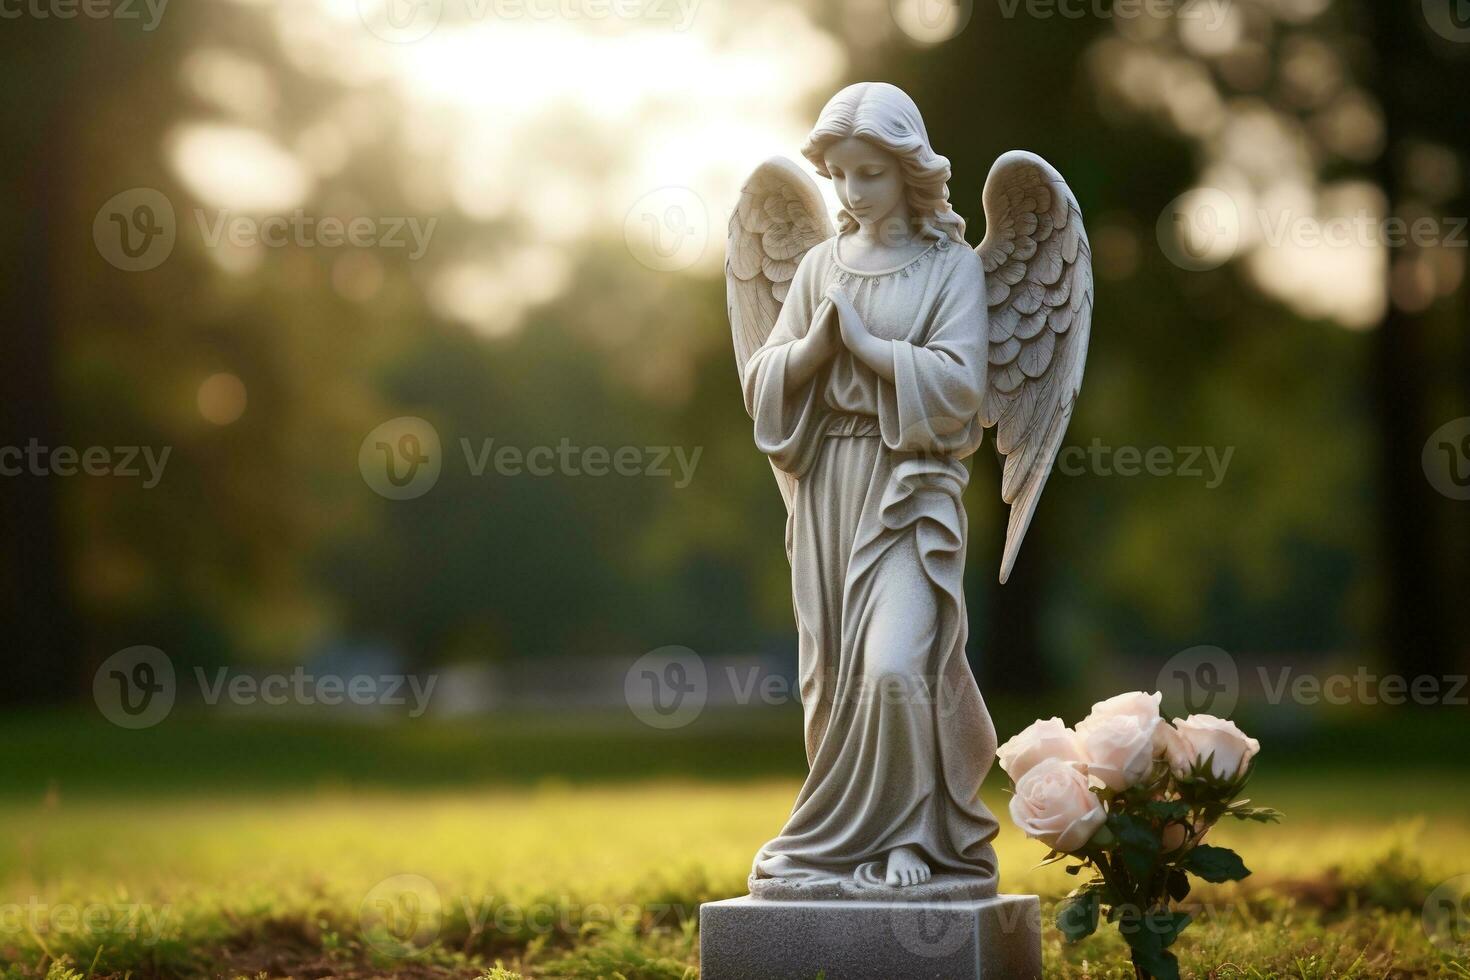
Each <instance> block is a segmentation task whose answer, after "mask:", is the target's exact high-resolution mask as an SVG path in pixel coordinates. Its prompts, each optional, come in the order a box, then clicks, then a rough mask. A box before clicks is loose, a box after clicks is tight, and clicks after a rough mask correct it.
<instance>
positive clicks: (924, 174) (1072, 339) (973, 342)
mask: <svg viewBox="0 0 1470 980" xmlns="http://www.w3.org/2000/svg"><path fill="white" fill-rule="evenodd" d="M802 153H803V155H804V156H805V157H806V158H807V159H808V160H809V161H811V163H812V165H813V166H814V167H815V168H816V169H817V172H818V173H819V174H821V175H822V176H823V177H826V178H829V179H831V181H832V182H833V184H834V187H835V190H836V192H837V198H838V200H839V201H840V202H841V205H842V208H841V211H840V212H839V213H838V216H837V225H836V228H835V229H834V228H833V226H832V222H831V220H830V218H829V217H828V215H827V213H826V208H825V205H824V203H823V200H822V197H821V194H820V192H819V191H818V189H817V186H816V184H815V182H814V181H812V179H811V178H810V177H808V176H806V174H805V173H804V172H803V171H802V170H801V169H799V168H798V167H797V166H796V164H794V163H792V162H791V161H789V160H786V159H783V158H773V159H771V160H768V161H767V162H765V163H763V164H761V165H760V166H759V167H758V168H756V170H755V172H754V173H753V174H752V175H751V176H750V178H749V180H748V181H747V183H746V184H745V187H744V189H743V191H742V194H741V197H740V201H739V205H738V207H737V209H736V211H735V214H734V215H733V217H732V218H731V221H730V231H729V240H728V249H729V251H728V259H727V263H726V281H727V287H728V304H729V314H730V325H731V329H732V332H733V335H734V342H735V358H736V361H737V362H738V365H739V368H740V375H741V381H742V384H743V387H744V395H745V407H746V410H747V411H748V412H749V413H750V415H751V417H752V418H753V419H754V422H755V443H756V446H757V447H758V448H759V449H760V451H761V452H763V453H765V454H766V456H767V457H769V459H770V462H771V465H772V467H773V468H774V469H775V471H776V478H777V482H778V484H779V485H780V489H781V493H782V496H783V497H784V498H785V500H786V506H787V511H788V514H789V518H788V521H787V529H786V540H787V551H788V555H789V557H790V560H791V580H792V593H793V599H794V602H793V604H794V607H795V614H796V622H797V630H798V634H799V643H800V691H801V699H802V705H803V707H804V712H805V735H806V755H807V762H808V765H809V769H810V772H809V775H808V777H807V779H806V783H805V785H804V786H803V787H802V789H801V793H800V795H799V796H798V797H797V800H796V804H795V806H794V808H793V810H792V812H791V816H790V818H789V819H788V820H787V822H786V825H785V827H783V828H782V830H781V832H780V834H779V835H778V836H777V837H775V838H774V839H773V840H771V841H770V842H768V843H767V844H766V845H765V846H764V847H762V848H761V850H760V851H759V853H758V854H757V855H756V857H755V862H754V867H753V869H752V873H751V882H750V884H751V893H752V895H754V896H755V897H757V898H760V897H768V898H795V897H808V898H836V897H848V898H862V897H864V896H874V895H880V894H881V895H885V896H893V895H912V896H913V897H915V898H918V897H922V896H925V895H935V894H941V893H942V894H946V895H954V894H958V893H963V894H964V895H965V897H988V896H990V895H993V894H995V883H996V866H995V855H994V851H993V850H992V848H991V841H992V839H993V838H994V837H995V834H996V829H997V824H996V821H995V818H994V817H993V816H992V815H991V814H990V812H989V811H988V810H987V809H986V807H985V805H984V804H983V803H982V802H981V801H980V796H979V791H980V784H981V782H982V780H983V779H984V778H985V774H986V772H987V771H988V770H989V768H990V764H991V761H992V760H993V759H994V757H995V749H996V740H995V729H994V727H993V725H992V723H991V720H990V714H989V712H988V711H987V710H986V707H985V702H984V701H983V700H982V699H981V696H980V690H979V688H978V687H977V685H976V683H975V679H974V675H973V674H972V673H971V671H970V667H969V664H968V663H967V661H966V659H965V640H966V636H967V626H966V619H965V599H964V591H963V588H962V582H961V580H962V577H963V574H964V566H965V542H966V536H967V529H968V522H967V518H966V514H965V509H964V505H963V503H962V499H961V497H962V494H963V492H964V489H965V486H966V484H967V482H968V480H969V473H968V471H967V469H966V468H965V467H964V466H963V465H961V460H963V459H965V458H966V457H967V456H969V455H970V454H971V453H973V452H974V451H975V450H976V448H977V447H978V446H979V445H980V442H981V437H982V435H983V434H984V430H985V429H986V428H987V427H992V426H993V427H995V428H996V437H995V438H996V444H997V447H998V449H999V451H1000V452H1001V453H1002V454H1004V456H1005V472H1004V479H1003V483H1002V486H1001V497H1002V498H1003V499H1004V501H1005V502H1006V503H1008V504H1010V507H1011V510H1010V520H1009V527H1008V528H1007V532H1006V545H1005V552H1004V558H1003V560H1002V563H1001V569H1000V580H1001V582H1002V583H1004V582H1005V580H1006V577H1007V576H1008V575H1009V574H1010V571H1011V567H1012V565H1013V564H1014V563H1015V560H1016V554H1017V551H1018V550H1019V548H1020V546H1021V539H1022V537H1023V536H1024V535H1025V533H1026V528H1027V525H1028V524H1029V523H1030V521H1031V517H1032V514H1033V513H1034V512H1035V510H1036V504H1037V501H1038V500H1039V499H1040V497H1041V491H1042V488H1043V487H1044V486H1045V485H1046V480H1047V476H1048V474H1049V473H1050V471H1051V468H1052V463H1053V461H1054V460H1055V458H1056V456H1057V451H1058V449H1059V448H1060V446H1061V443H1062V438H1063V436H1064V434H1065V433H1066V430H1067V423H1068V421H1069V419H1070V418H1071V416H1072V410H1073V406H1074V404H1075V402H1076V399H1077V393H1078V389H1079V388H1080V386H1081V383H1082V369H1083V362H1084V360H1085V359H1086V356H1087V341H1088V333H1089V331H1090V324H1091V320H1092V297H1093V280H1092V258H1091V251H1090V247H1089V245H1088V241H1087V235H1086V232H1085V231H1084V230H1083V227H1082V214H1081V212H1080V210H1079V208H1078V205H1077V200H1076V198H1075V197H1074V196H1073V194H1072V192H1071V190H1070V189H1069V188H1068V187H1067V184H1066V182H1065V181H1063V180H1062V178H1061V175H1060V174H1058V173H1057V172H1056V171H1055V170H1054V169H1052V167H1051V166H1050V165H1049V164H1047V163H1046V162H1045V161H1044V160H1042V159H1041V158H1040V157H1037V156H1035V155H1033V154H1030V153H1026V152H1021V151H1013V152H1010V153H1007V154H1005V155H1004V156H1002V157H1001V158H1000V159H999V160H998V161H996V163H995V165H994V167H993V168H992V169H991V172H990V176H989V178H988V179H987V181H986V184H985V191H984V204H985V224H986V228H985V232H986V233H985V240H984V241H983V242H981V244H980V246H979V247H978V248H975V249H971V248H970V247H969V246H968V245H967V244H966V243H965V221H964V219H963V218H962V217H960V215H959V214H957V213H956V212H955V210H954V208H952V207H951V206H950V203H949V188H948V181H949V177H950V165H949V160H947V159H946V158H945V157H943V156H940V155H939V154H938V153H936V152H935V151H934V149H933V147H931V146H930V144H929V136H928V133H927V132H926V130H925V128H924V122H923V119H922V118H921V116H920V114H919V110H918V107H917V106H916V105H915V104H914V102H913V100H912V99H910V98H909V97H908V96H907V95H906V94H905V93H904V92H902V91H901V90H900V89H898V88H896V87H894V86H892V85H889V84H886V83H882V82H864V83H860V84H856V85H852V86H849V87H848V88H845V89H843V90H842V91H841V92H838V93H837V95H835V96H834V97H833V98H832V100H831V101H830V102H828V103H827V105H826V107H825V108H824V109H823V110H822V113H821V116H820V118H819V119H818V120H817V123H816V126H815V128H813V129H812V131H811V134H810V135H809V136H808V138H807V141H806V143H805V145H804V146H803V147H802Z"/></svg>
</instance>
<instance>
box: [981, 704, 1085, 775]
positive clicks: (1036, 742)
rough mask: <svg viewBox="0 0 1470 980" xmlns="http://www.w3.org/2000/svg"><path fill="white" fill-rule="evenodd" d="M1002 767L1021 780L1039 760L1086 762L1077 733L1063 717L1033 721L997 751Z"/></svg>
mask: <svg viewBox="0 0 1470 980" xmlns="http://www.w3.org/2000/svg"><path fill="white" fill-rule="evenodd" d="M995 755H996V758H998V759H999V760H1000V767H1001V768H1002V769H1004V770H1005V771H1006V774H1007V775H1008V776H1010V777H1011V779H1012V781H1014V782H1017V783H1019V782H1020V781H1021V777H1022V776H1024V775H1026V773H1028V772H1030V771H1031V770H1032V769H1033V768H1034V767H1035V766H1036V764H1037V763H1038V762H1041V761H1043V760H1045V759H1061V760H1062V761H1063V762H1086V761H1087V757H1086V756H1085V755H1083V754H1082V745H1081V744H1080V743H1079V742H1078V741H1077V733H1076V732H1074V731H1072V729H1070V728H1068V727H1067V726H1066V725H1064V724H1062V719H1060V718H1048V719H1046V720H1045V721H1037V722H1033V723H1032V724H1031V725H1030V726H1028V727H1027V728H1026V729H1025V730H1023V731H1021V732H1020V733H1018V734H1017V735H1015V736H1014V737H1013V738H1011V739H1010V741H1008V742H1006V744H1004V745H1002V746H1001V747H1000V748H999V749H998V750H997V751H996V753H995Z"/></svg>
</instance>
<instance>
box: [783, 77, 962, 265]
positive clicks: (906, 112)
mask: <svg viewBox="0 0 1470 980" xmlns="http://www.w3.org/2000/svg"><path fill="white" fill-rule="evenodd" d="M801 152H802V154H803V155H804V156H805V157H806V158H807V159H808V160H810V161H811V163H812V166H814V167H816V168H817V172H818V173H820V174H821V175H822V176H823V177H828V178H831V180H832V182H833V185H834V187H835V189H836V191H837V199H838V200H839V201H841V202H842V211H841V212H839V214H838V216H837V223H838V228H839V229H840V230H841V231H850V230H852V229H853V228H854V227H858V226H861V227H863V228H883V227H885V226H889V225H892V224H894V223H901V224H902V225H903V226H904V227H906V228H908V229H910V230H912V231H914V232H916V233H917V234H918V235H920V236H921V237H930V238H942V237H947V238H949V239H951V240H952V241H955V242H957V243H960V244H963V243H964V241H965V219H964V218H962V217H960V216H959V214H957V213H956V212H955V210H954V208H952V207H950V205H949V160H948V159H946V158H945V157H942V156H940V155H939V154H938V153H935V152H934V148H933V147H932V146H930V145H929V134H928V132H927V131H926V130H925V129H924V118H923V117H922V116H920V115H919V107H918V106H916V105H914V100H913V99H911V98H909V97H908V95H907V94H905V93H904V91H903V90H902V89H900V88H898V87H897V86H894V85H889V84H888V83H887V82H858V83H857V84H856V85H849V86H848V87H847V88H845V89H843V90H842V91H841V92H838V93H837V94H836V95H834V96H832V98H831V99H830V100H829V101H828V102H827V104H826V106H824V107H823V109H822V114H821V115H820V116H819V117H818V118H817V124H816V125H815V126H814V127H812V131H811V134H810V135H809V136H807V140H806V144H805V145H804V146H802V148H801Z"/></svg>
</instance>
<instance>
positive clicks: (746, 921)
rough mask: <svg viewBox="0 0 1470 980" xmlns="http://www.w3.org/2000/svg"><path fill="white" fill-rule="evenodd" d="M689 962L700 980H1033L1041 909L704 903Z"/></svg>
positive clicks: (1030, 905)
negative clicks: (695, 964)
mask: <svg viewBox="0 0 1470 980" xmlns="http://www.w3.org/2000/svg"><path fill="white" fill-rule="evenodd" d="M699 966H700V974H699V975H700V980H816V978H817V977H818V976H822V977H823V978H824V980H1040V978H1041V903H1040V902H1039V901H1038V899H1037V898H1036V896H1035V895H1000V896H997V897H995V898H988V899H982V900H965V901H948V902H938V901H935V902H910V901H895V902H873V901H865V902H853V901H824V902H791V901H773V900H768V899H754V898H750V897H748V896H747V897H745V898H731V899H727V900H726V901H723V902H708V903H706V904H704V905H701V906H700V907H699Z"/></svg>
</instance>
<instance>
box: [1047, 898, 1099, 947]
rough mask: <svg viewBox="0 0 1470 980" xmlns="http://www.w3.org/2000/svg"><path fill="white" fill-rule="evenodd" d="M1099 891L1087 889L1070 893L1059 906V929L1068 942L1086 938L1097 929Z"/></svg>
mask: <svg viewBox="0 0 1470 980" xmlns="http://www.w3.org/2000/svg"><path fill="white" fill-rule="evenodd" d="M1097 913H1098V893H1097V891H1096V890H1094V889H1087V890H1086V891H1082V892H1080V893H1074V894H1072V895H1068V896H1067V897H1066V898H1064V899H1062V902H1061V904H1060V905H1059V906H1057V929H1058V930H1059V931H1060V932H1061V934H1062V936H1063V937H1065V938H1066V940H1067V942H1069V943H1075V942H1077V941H1078V940H1081V939H1086V938H1087V937H1088V936H1090V935H1092V934H1093V933H1094V932H1096V931H1097Z"/></svg>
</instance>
